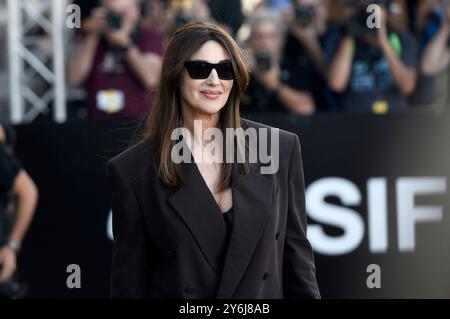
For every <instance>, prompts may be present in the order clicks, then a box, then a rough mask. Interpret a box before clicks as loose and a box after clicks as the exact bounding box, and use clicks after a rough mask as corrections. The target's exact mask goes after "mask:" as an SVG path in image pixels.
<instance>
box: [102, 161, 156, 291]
mask: <svg viewBox="0 0 450 319" xmlns="http://www.w3.org/2000/svg"><path fill="white" fill-rule="evenodd" d="M106 171H107V174H108V179H109V187H110V196H111V209H112V224H113V237H114V243H113V261H112V268H111V297H112V298H145V297H146V285H147V276H148V271H149V267H148V265H149V257H148V237H147V234H146V229H145V225H144V222H143V220H142V217H141V214H140V209H139V206H138V203H137V199H136V196H135V194H134V192H133V189H132V187H131V184H130V182H129V181H128V180H126V179H125V178H124V176H122V175H123V174H121V171H120V170H119V169H118V168H117V167H116V165H114V163H113V162H112V161H109V162H108V163H107V166H106Z"/></svg>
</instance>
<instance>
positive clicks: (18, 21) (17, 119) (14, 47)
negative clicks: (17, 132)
mask: <svg viewBox="0 0 450 319" xmlns="http://www.w3.org/2000/svg"><path fill="white" fill-rule="evenodd" d="M7 1H8V63H9V85H10V86H9V91H10V94H9V96H10V116H11V122H12V123H14V124H19V123H31V122H32V121H33V120H34V119H35V118H36V117H37V116H38V115H39V114H41V113H44V112H48V111H50V110H51V109H53V110H52V111H53V112H52V113H53V119H54V120H55V121H56V122H58V123H62V122H65V121H66V80H65V62H64V30H65V13H66V0H7Z"/></svg>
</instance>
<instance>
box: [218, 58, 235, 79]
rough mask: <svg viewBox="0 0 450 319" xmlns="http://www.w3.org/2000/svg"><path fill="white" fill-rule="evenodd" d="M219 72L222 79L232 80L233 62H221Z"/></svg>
mask: <svg viewBox="0 0 450 319" xmlns="http://www.w3.org/2000/svg"><path fill="white" fill-rule="evenodd" d="M217 74H218V75H219V78H220V79H222V80H232V79H233V66H232V65H231V62H225V63H220V64H219V65H218V66H217Z"/></svg>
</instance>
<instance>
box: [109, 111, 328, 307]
mask: <svg viewBox="0 0 450 319" xmlns="http://www.w3.org/2000/svg"><path fill="white" fill-rule="evenodd" d="M242 127H243V128H244V129H245V128H247V127H254V128H256V129H258V128H263V127H265V128H268V129H272V128H270V127H269V126H265V125H262V124H259V123H256V122H252V121H248V120H244V119H243V120H242ZM268 135H269V136H270V133H269V134H268ZM269 147H270V146H269ZM269 149H270V148H269ZM152 152H154V150H153V148H152V142H151V141H150V140H147V141H144V142H141V143H139V144H137V145H135V146H133V147H131V148H129V149H128V150H126V151H124V152H123V153H121V154H119V155H118V156H116V157H114V158H113V159H111V160H110V161H109V162H108V163H107V174H108V177H109V182H110V192H111V199H112V211H113V235H114V245H113V262H112V277H111V286H112V289H111V294H112V297H113V298H183V299H184V298H202V299H204V298H205V299H206V298H208V299H209V298H221V299H223V298H250V299H253V298H320V294H319V289H318V287H317V282H316V276H315V265H314V257H313V252H312V249H311V245H310V243H309V241H308V239H307V237H306V225H307V223H306V212H305V185H304V175H303V166H302V158H301V152H300V142H299V139H298V137H297V135H295V134H292V133H289V132H286V131H283V130H280V134H279V154H280V161H279V162H280V166H279V170H278V172H277V173H275V174H271V175H265V174H261V172H260V169H259V168H260V166H261V165H263V164H262V163H261V162H258V163H256V164H252V166H251V172H250V174H248V175H245V176H241V175H240V172H241V170H240V168H242V167H241V165H234V167H233V173H232V182H231V183H232V184H231V187H232V194H233V214H234V216H233V227H232V230H231V238H230V241H229V243H227V241H226V237H227V230H226V225H225V223H224V221H223V217H222V216H221V212H220V209H219V206H218V205H217V203H216V202H215V200H214V197H213V196H212V194H211V192H210V191H209V189H208V186H207V185H206V183H205V182H204V179H203V177H202V176H201V174H200V172H199V170H198V168H197V165H196V164H195V163H192V164H181V165H182V170H183V172H184V174H185V176H186V179H187V182H186V183H185V184H184V185H183V186H182V187H181V188H179V189H175V188H171V187H168V186H167V185H165V184H164V183H163V182H162V180H161V179H160V178H159V177H158V176H157V174H156V170H155V166H154V164H153V162H152V160H151V154H152ZM222 257H223V258H222Z"/></svg>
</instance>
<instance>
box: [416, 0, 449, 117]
mask: <svg viewBox="0 0 450 319" xmlns="http://www.w3.org/2000/svg"><path fill="white" fill-rule="evenodd" d="M420 9H421V10H420ZM418 11H419V13H418V16H419V17H421V18H420V19H419V21H422V23H421V25H422V30H421V31H422V32H421V44H422V46H423V54H422V61H421V71H422V73H423V75H424V76H425V77H426V79H427V80H428V83H432V84H434V85H433V87H432V92H431V94H428V95H429V96H431V97H430V98H429V99H428V100H427V101H426V102H427V103H426V104H427V105H431V106H433V107H435V108H438V109H444V108H447V107H448V102H449V93H448V89H449V83H450V82H449V81H450V70H449V65H450V4H449V1H439V0H435V1H421V3H420V4H419V7H418Z"/></svg>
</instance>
